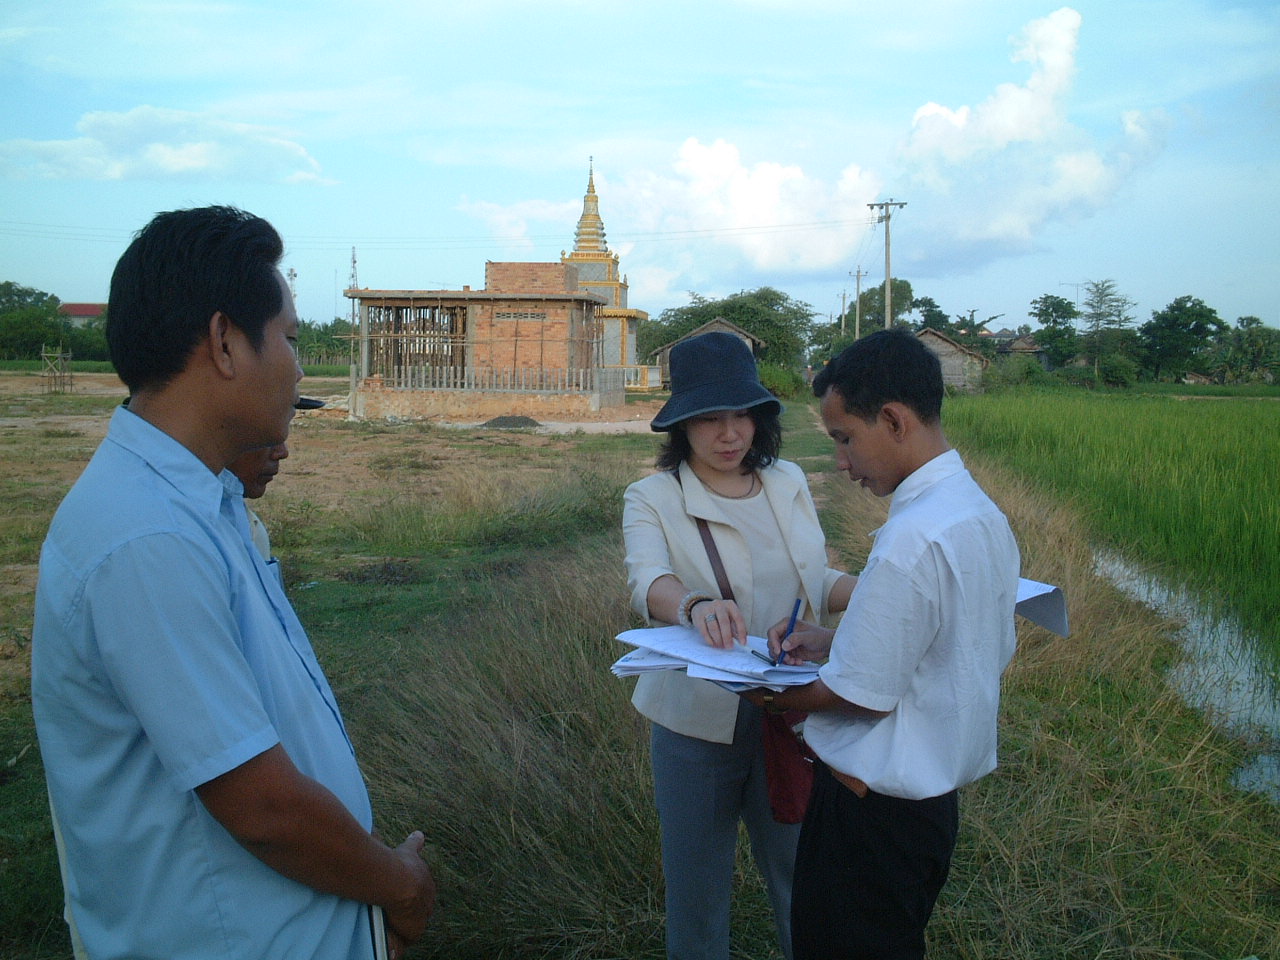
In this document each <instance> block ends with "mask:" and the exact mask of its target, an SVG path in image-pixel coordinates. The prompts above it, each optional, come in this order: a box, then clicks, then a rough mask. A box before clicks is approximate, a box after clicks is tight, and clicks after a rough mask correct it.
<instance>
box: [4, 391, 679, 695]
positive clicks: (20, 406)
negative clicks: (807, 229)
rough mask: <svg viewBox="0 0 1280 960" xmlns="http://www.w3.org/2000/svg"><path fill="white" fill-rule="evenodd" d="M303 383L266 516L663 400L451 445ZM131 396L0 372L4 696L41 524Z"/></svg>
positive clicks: (647, 415)
mask: <svg viewBox="0 0 1280 960" xmlns="http://www.w3.org/2000/svg"><path fill="white" fill-rule="evenodd" d="M300 387H301V391H302V393H303V394H304V395H305V396H311V397H316V398H319V399H322V400H325V401H326V402H327V403H328V406H326V407H324V408H322V409H319V410H308V411H299V412H298V414H297V416H296V417H295V418H294V422H293V427H292V430H291V433H290V437H289V446H290V457H289V459H288V460H287V461H285V462H284V463H283V464H282V465H281V467H282V469H281V473H280V476H279V478H278V479H277V480H276V481H274V482H273V484H272V486H271V487H270V488H269V490H268V493H267V497H266V498H265V499H264V500H263V501H262V505H261V506H262V508H263V509H262V512H263V514H264V516H265V517H266V518H267V519H268V522H270V520H271V513H272V511H273V509H275V510H285V509H286V508H287V507H288V505H290V504H295V505H296V504H313V505H315V506H316V507H318V508H320V509H328V508H334V507H338V506H340V505H343V504H350V503H352V502H353V501H359V500H360V499H361V498H362V497H370V496H386V495H387V494H386V491H387V488H388V485H389V484H394V486H395V488H396V490H397V491H399V492H400V493H402V494H404V495H411V494H423V493H426V494H430V493H431V492H433V491H436V490H439V489H440V488H441V485H442V484H447V483H458V482H460V481H459V480H458V477H459V476H460V475H465V471H466V470H467V469H468V468H469V467H474V466H476V465H479V464H483V466H484V469H485V471H486V473H487V474H489V475H492V474H493V473H494V472H496V471H512V472H513V473H518V472H519V471H521V470H527V469H529V467H530V466H531V463H530V461H531V460H533V459H536V460H538V461H539V462H541V463H543V464H544V465H545V464H546V463H547V462H548V460H552V462H553V458H554V452H555V449H556V448H557V447H559V446H561V445H564V444H567V443H569V442H570V441H569V440H568V439H567V438H566V437H565V436H564V434H569V433H574V432H577V431H581V432H584V433H606V432H607V433H621V432H645V433H647V432H649V421H650V420H651V419H652V418H653V417H654V415H655V414H656V413H657V411H658V409H659V408H660V407H661V406H662V403H661V401H656V400H655V401H643V402H639V403H635V402H632V403H628V404H627V405H626V406H625V407H621V408H614V409H612V410H605V411H602V412H600V413H597V414H594V415H592V416H591V417H590V418H589V419H583V420H579V421H574V422H561V423H542V424H538V425H537V426H536V427H530V428H528V429H514V430H513V429H486V428H484V427H483V426H482V425H481V424H480V423H452V424H451V423H444V422H441V421H427V422H428V423H429V424H430V425H431V426H433V427H440V428H449V427H467V428H470V429H469V430H468V431H467V433H466V434H463V433H462V432H461V431H460V432H459V434H458V436H457V439H456V441H454V439H453V438H452V437H441V436H440V435H439V434H435V439H432V435H431V434H430V432H427V433H424V432H422V431H419V430H414V429H408V430H406V429H401V428H395V429H380V428H379V426H378V424H376V423H370V424H367V425H366V426H365V427H362V428H360V429H351V428H350V427H349V425H348V424H347V423H346V422H345V421H346V417H347V412H346V399H347V387H348V382H347V380H346V379H345V378H334V379H324V378H312V377H308V378H304V379H303V381H302V383H301V385H300ZM126 395H127V390H126V389H125V387H124V385H123V384H122V383H121V382H120V381H119V380H118V379H117V378H116V377H115V376H114V375H113V374H84V373H77V374H76V375H75V377H74V382H73V388H72V390H71V391H69V392H68V393H65V394H61V395H49V394H46V393H45V390H44V382H43V380H42V379H41V378H40V377H39V376H38V375H36V374H27V373H14V372H5V371H0V495H2V500H0V696H6V695H13V694H15V693H16V694H18V695H22V693H21V691H22V690H24V689H25V685H26V680H27V678H28V675H29V667H28V657H27V655H26V654H27V649H26V644H27V642H28V640H29V638H30V635H31V602H32V599H33V597H34V591H35V580H36V560H37V554H38V551H39V543H40V541H41V540H42V539H43V538H44V531H45V530H46V529H47V527H48V524H49V521H50V519H51V518H52V515H53V511H54V510H55V509H56V508H57V505H58V503H59V502H60V501H61V499H62V496H63V495H64V494H65V492H66V491H67V490H68V489H69V488H70V486H71V484H73V483H74V482H75V480H76V478H77V477H78V476H79V475H80V473H81V472H82V471H83V470H84V467H85V464H86V463H87V462H88V460H89V458H90V457H91V456H92V455H93V451H94V450H95V449H96V448H97V446H98V444H99V442H100V441H101V440H102V438H103V437H104V436H105V435H106V431H107V424H108V422H109V420H110V418H111V412H112V410H113V409H114V403H113V401H119V400H123V399H124V398H125V396H126ZM95 401H96V402H95ZM522 451H525V452H527V453H528V454H535V453H536V454H539V456H537V457H530V456H525V454H524V453H522ZM548 455H550V456H548ZM544 469H545V466H544Z"/></svg>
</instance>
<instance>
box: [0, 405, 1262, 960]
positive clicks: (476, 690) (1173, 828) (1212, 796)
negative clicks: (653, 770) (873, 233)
mask: <svg viewBox="0 0 1280 960" xmlns="http://www.w3.org/2000/svg"><path fill="white" fill-rule="evenodd" d="M954 406H955V407H958V406H959V404H956V405H954ZM952 412H953V407H952V405H949V406H948V410H947V414H946V415H950V414H951V413H952ZM785 423H786V434H785V441H784V448H783V455H784V456H785V457H787V458H788V459H793V460H797V461H800V462H802V463H804V465H805V467H806V469H809V470H811V471H812V472H815V473H816V472H819V471H823V472H826V471H830V470H831V444H830V441H829V440H828V439H826V438H825V437H824V436H823V435H822V434H821V432H820V430H819V429H818V428H817V427H816V426H815V425H814V421H813V409H812V405H811V404H809V403H804V404H802V403H798V402H793V403H790V404H788V412H787V414H786V421H785ZM308 430H311V431H322V430H324V431H334V432H335V433H337V432H340V434H341V436H342V439H343V443H344V444H353V445H358V447H359V450H360V451H361V452H362V456H366V455H367V457H368V458H369V459H373V458H378V457H382V458H385V461H384V468H383V469H380V470H377V471H374V474H373V475H374V477H375V480H374V481H373V483H372V485H371V489H369V490H366V491H363V492H362V495H361V496H359V497H351V498H349V499H347V500H344V501H342V502H341V503H339V504H338V505H336V506H335V505H322V504H320V503H317V502H315V501H312V500H309V499H307V498H306V497H305V496H301V495H297V494H291V492H290V489H289V486H288V484H287V482H282V485H281V488H280V489H279V490H275V489H273V490H272V491H271V492H270V493H269V494H268V496H267V498H266V500H264V501H263V503H264V506H265V507H266V508H267V510H266V515H267V517H268V523H269V525H270V527H271V529H272V532H273V541H274V543H275V546H276V548H277V553H279V554H280V555H281V556H282V557H283V558H284V568H285V574H286V581H287V584H288V590H289V593H290V596H291V598H292V599H293V601H294V603H295V606H296V607H297V609H298V612H299V615H300V616H301V618H302V620H303V622H304V623H305V624H306V625H307V627H308V631H309V633H310V635H311V637H312V639H313V642H314V644H315V646H316V649H317V653H318V655H319V657H320V659H321V662H322V663H323V664H324V667H325V670H326V673H327V674H328V676H329V677H330V679H331V681H332V683H333V686H334V688H335V691H336V693H337V696H338V699H339V701H340V702H341V704H342V706H343V711H344V714H345V715H346V718H347V721H348V726H349V728H350V730H351V733H352V737H353V740H354V741H355V744H356V748H357V752H358V755H359V757H360V759H361V764H362V766H363V768H364V770H365V773H366V776H367V778H368V782H369V785H370V791H371V794H372V797H373V801H374V809H375V812H376V816H377V819H378V824H379V828H380V829H381V830H382V831H383V833H384V834H386V835H387V836H388V837H389V838H391V839H393V840H395V839H398V838H399V837H400V836H402V835H403V834H405V833H407V832H408V831H409V830H410V829H414V828H420V829H422V830H424V831H425V833H426V836H427V840H428V846H427V856H428V858H429V860H430V862H431V864H432V867H433V870H434V871H435V873H436V876H437V879H438V881H439V884H440V906H439V910H438V913H437V917H436V919H435V920H434V921H433V924H432V926H431V929H430V931H429V933H428V936H427V938H426V939H425V941H424V942H423V943H422V944H421V945H419V946H418V947H417V948H415V949H414V950H413V951H411V956H412V957H416V958H419V960H422V958H431V960H436V958H440V960H444V958H449V960H481V958H484V960H503V958H525V957H536V958H556V960H586V958H619V960H622V958H625V960H659V958H661V957H662V956H663V955H664V951H663V945H662V892H661V891H662V887H661V870H660V865H659V854H658V832H657V821H656V814H655V812H654V810H653V807H652V800H651V794H650V789H651V788H650V783H649V772H648V756H647V738H646V731H645V725H644V724H643V723H642V722H641V721H640V720H639V719H638V718H637V715H636V714H635V711H634V710H633V709H632V708H631V706H630V704H629V703H628V697H629V694H630V687H631V685H630V684H629V683H626V682H623V681H619V680H617V679H616V678H614V677H613V676H612V675H611V674H610V673H609V671H608V666H609V664H610V663H611V662H612V661H613V660H614V659H616V657H617V656H618V655H619V654H620V653H621V652H622V650H621V648H620V645H619V644H617V643H616V642H615V641H614V640H613V639H612V637H613V635H614V634H616V633H617V632H618V631H620V630H622V629H624V628H626V627H629V626H633V625H635V623H636V619H635V616H634V614H633V613H632V612H631V611H630V610H629V609H628V607H627V598H626V586H625V580H624V573H623V564H622V548H621V537H620V532H619V529H618V526H619V519H620V512H621V493H622V489H623V487H624V485H625V484H626V483H627V482H628V481H629V480H630V479H634V478H635V477H638V476H639V475H640V474H641V473H642V472H643V471H644V470H645V469H646V467H647V465H650V464H652V460H653V454H654V451H655V449H656V442H657V438H655V437H653V436H650V435H646V434H641V435H631V436H601V435H594V434H580V435H576V436H573V437H569V438H566V439H565V440H564V441H563V442H559V441H558V442H556V443H555V444H554V445H547V446H538V445H533V444H529V445H513V444H511V443H509V442H507V441H509V440H510V438H509V437H504V436H503V435H501V434H495V433H492V432H486V431H471V432H467V431H461V432H459V433H456V434H455V433H454V432H451V431H433V430H431V429H430V428H424V427H419V426H415V425H399V426H394V427H387V426H383V427H373V426H368V425H366V426H352V425H346V424H343V423H342V422H340V421H334V422H329V421H325V422H324V423H316V424H314V425H309V427H308ZM953 439H956V440H957V442H958V443H959V440H958V437H953ZM38 440H39V443H40V444H43V445H50V444H52V445H57V449H58V450H63V449H64V448H66V447H74V448H75V449H76V450H79V448H80V445H82V444H83V439H82V438H74V437H66V438H38ZM304 442H306V441H305V438H303V439H300V440H299V443H300V444H301V443H304ZM40 449H42V450H45V455H46V456H55V455H62V454H55V453H50V452H49V450H48V449H47V448H46V447H44V446H42V447H41V448H40ZM448 449H454V450H463V451H469V452H470V451H473V452H475V453H476V454H477V455H478V462H477V463H475V464H474V465H472V466H471V467H470V468H469V469H467V470H465V471H462V472H458V473H457V475H456V476H454V477H452V478H450V477H449V476H442V475H444V474H447V472H448V469H454V470H457V467H456V466H455V467H453V468H446V467H441V468H440V469H439V470H438V471H435V470H433V471H430V474H431V477H432V480H433V483H435V485H434V486H432V487H431V488H430V492H422V493H417V492H413V491H414V488H413V487H412V486H411V482H412V481H415V480H416V479H420V478H421V477H422V475H423V473H424V471H423V469H422V468H421V467H420V466H418V464H420V463H425V462H433V457H435V456H437V455H442V454H443V453H444V452H445V451H446V450H448ZM366 451H367V453H366ZM964 452H965V455H966V460H967V461H968V462H969V463H970V465H971V467H972V468H973V469H974V470H975V473H976V474H977V476H978V478H979V480H980V482H982V483H983V484H984V486H986V487H987V489H988V490H989V491H990V492H991V493H992V494H993V496H994V497H995V498H996V499H997V501H998V502H999V503H1000V504H1001V506H1002V507H1003V508H1004V509H1005V511H1006V512H1007V513H1008V514H1009V516H1010V520H1011V523H1012V524H1013V525H1014V530H1015V533H1016V534H1017V535H1018V538H1019V543H1020V545H1021V547H1022V550H1023V560H1024V573H1025V574H1026V575H1028V576H1031V577H1034V578H1036V579H1042V580H1047V581H1050V582H1054V583H1058V584H1060V585H1062V586H1063V587H1064V589H1065V590H1066V592H1067V596H1068V600H1069V602H1070V607H1071V617H1072V623H1073V628H1074V629H1073V634H1072V636H1071V637H1070V638H1068V639H1066V640H1063V639H1061V638H1056V637H1053V636H1051V635H1049V634H1047V633H1046V632H1045V631H1043V630H1041V629H1039V628H1034V627H1030V626H1029V625H1028V624H1026V623H1025V622H1024V623H1022V624H1021V625H1020V629H1019V642H1020V650H1019V653H1018V656H1017V658H1016V659H1015V662H1014V664H1013V666H1012V667H1011V669H1010V671H1009V674H1008V676H1007V678H1006V682H1005V694H1004V709H1003V711H1002V712H1003V719H1002V724H1001V758H1002V761H1001V768H1000V770H998V771H997V772H996V773H995V774H993V775H992V776H989V777H986V778H984V779H983V780H982V781H980V782H979V783H978V784H976V785H974V786H973V787H970V788H967V789H966V790H965V791H964V796H963V800H962V806H961V811H962V812H961V817H962V829H961V839H960V845H959V847H958V849H957V853H956V858H955V862H954V865H953V868H952V877H951V880H950V882H949V884H948V886H947V888H946V890H945V891H944V893H943V897H942V900H941V901H940V903H939V907H938V911H937V913H936V915H935V919H934V921H933V923H932V925H931V929H930V954H929V955H930V957H931V958H932V960H1010V958H1015V960H1062V958H1076V957H1090V958H1100V960H1101V958H1119V957H1129V958H1142V960H1174V958H1177V960H1224V958H1229V960H1239V958H1243V957H1246V956H1249V955H1250V954H1256V955H1257V956H1259V957H1273V956H1280V866H1278V864H1277V859H1276V857H1275V837H1276V836H1277V835H1280V810H1277V809H1276V808H1275V807H1274V806H1269V805H1267V804H1266V803H1264V802H1263V801H1261V800H1260V799H1258V798H1256V797H1253V796H1249V795H1243V794H1240V793H1237V792H1235V791H1233V790H1232V789H1231V788H1230V786H1229V778H1230V776H1231V773H1232V771H1233V770H1234V769H1235V768H1236V767H1237V766H1238V765H1239V764H1240V763H1241V762H1243V761H1244V760H1245V759H1246V758H1247V756H1248V746H1247V745H1245V744H1242V743H1239V742H1236V741H1233V740H1230V739H1228V738H1226V737H1224V736H1222V735H1221V734H1219V733H1217V732H1215V731H1214V729H1213V728H1212V727H1211V726H1210V725H1209V724H1208V723H1207V722H1206V721H1205V720H1204V719H1203V718H1201V717H1199V716H1197V715H1196V714H1194V713H1193V712H1191V711H1189V710H1187V709H1186V708H1185V707H1184V706H1182V705H1181V703H1180V702H1179V701H1178V699H1177V697H1176V696H1175V695H1174V694H1173V693H1172V692H1171V691H1170V689H1169V688H1168V685H1167V684H1166V683H1165V681H1164V673H1165V670H1166V669H1167V667H1168V666H1169V665H1170V664H1171V663H1172V662H1174V660H1175V658H1176V657H1177V656H1178V651H1177V649H1176V648H1175V647H1174V646H1173V645H1172V644H1170V643H1169V642H1168V639H1167V633H1166V629H1167V624H1164V623H1162V622H1161V621H1160V620H1159V618H1158V617H1156V616H1155V615H1153V614H1152V613H1150V611H1147V610H1145V609H1144V608H1142V607H1140V606H1137V605H1135V604H1132V603H1130V602H1129V601H1127V600H1125V599H1124V598H1123V597H1122V596H1120V595H1119V594H1117V593H1116V592H1115V591H1114V590H1112V589H1110V587H1109V586H1108V585H1107V584H1106V583H1105V582H1104V581H1101V580H1098V579H1097V578H1096V577H1095V576H1094V574H1093V573H1092V568H1091V561H1090V553H1089V537H1088V531H1087V529H1086V527H1085V526H1084V524H1083V522H1082V520H1081V515H1080V514H1079V513H1077V512H1074V511H1072V510H1069V509H1066V508H1064V507H1063V506H1062V501H1061V499H1060V498H1059V497H1058V496H1057V495H1049V494H1046V493H1044V492H1043V491H1042V490H1040V489H1037V487H1035V486H1033V485H1032V484H1029V483H1027V482H1025V481H1023V480H1022V479H1020V478H1019V477H1018V476H1017V474H1016V473H1014V472H1012V471H1010V470H1009V469H1008V468H1005V467H1002V466H1000V465H999V464H998V463H997V462H996V461H995V460H993V459H990V458H987V457H985V456H983V455H981V454H979V453H978V452H977V451H972V452H971V451H970V450H968V449H965V451H964ZM30 455H32V456H34V455H36V454H35V453H31V454H30ZM293 463H294V461H290V462H288V463H286V465H285V466H286V469H287V468H288V467H289V466H291V465H292V464H293ZM436 481H439V482H436ZM815 482H816V479H815ZM822 485H823V491H824V494H825V496H824V506H823V515H824V523H826V524H827V527H828V530H829V531H831V533H830V537H831V546H832V548H833V550H834V551H835V552H836V554H837V555H838V556H840V557H842V558H844V559H843V563H844V565H846V566H847V567H848V568H850V569H857V566H858V564H859V561H860V557H861V556H865V550H866V545H867V542H868V540H867V536H866V534H867V532H868V531H869V530H871V529H873V528H874V527H875V526H877V525H879V523H880V522H881V521H882V519H883V514H884V509H885V503H884V501H880V500H876V499H874V498H872V497H870V496H869V495H867V494H866V493H865V491H861V490H858V489H857V488H855V487H853V485H852V484H849V483H847V482H845V481H843V479H842V478H840V477H834V476H833V477H825V478H823V480H822ZM3 492H5V493H6V494H7V493H9V492H10V491H7V490H6V491H3ZM15 492H16V488H15ZM56 499H57V498H56V497H55V496H53V495H52V492H51V494H50V496H49V497H48V498H46V499H44V500H42V501H40V502H39V503H33V504H32V505H30V506H29V507H27V508H26V519H24V520H23V521H22V524H19V525H18V526H16V527H14V526H10V527H5V528H4V529H6V530H7V531H8V532H7V535H8V536H10V537H11V539H12V541H13V553H12V555H13V556H14V557H16V558H22V559H24V560H29V558H31V557H33V556H34V550H35V548H36V546H37V545H38V540H39V538H40V537H41V536H42V534H43V524H42V523H40V522H38V521H39V520H40V519H41V517H42V516H43V517H44V522H45V523H47V512H48V511H51V510H52V506H53V504H54V503H55V502H56ZM377 505H382V506H384V507H390V506H391V505H394V506H395V512H394V516H393V517H392V516H390V511H389V509H379V508H378V506H377ZM0 522H3V521H2V520H0ZM26 615H27V616H28V617H29V611H28V613H27V614H26ZM3 616H4V620H3V621H0V626H3V628H4V630H3V631H0V643H3V642H6V640H5V638H6V637H11V638H14V639H11V640H9V641H7V642H9V643H10V644H11V645H12V646H13V647H15V648H16V647H18V646H20V644H21V643H24V642H25V634H24V631H25V630H29V620H28V621H27V622H26V623H25V624H24V621H23V620H22V614H21V613H19V612H17V611H11V612H9V613H5V614H3ZM33 741H34V736H33V731H32V725H31V717H30V703H29V701H28V700H26V699H25V698H24V697H23V696H22V694H21V692H20V691H11V693H10V695H9V696H7V697H4V698H0V777H4V778H5V779H4V781H3V782H0V889H3V891H4V895H3V896H0V956H4V957H9V958H13V960H46V958H53V957H65V956H66V934H65V930H64V928H63V926H62V924H61V921H60V920H59V917H58V912H59V904H60V895H59V892H58V880H57V874H56V864H55V862H54V858H53V850H52V842H51V837H50V834H49V826H48V818H47V813H46V809H45V806H44V785H43V779H42V774H41V770H40V765H39V758H38V756H37V755H36V753H35V751H34V747H33V746H31V744H32V743H33ZM24 747H25V748H26V752H25V753H21V751H22V750H23V748H24ZM19 754H21V756H20V757H19ZM10 758H14V763H13V764H12V765H11V766H5V765H4V764H5V763H6V761H8V760H9V759H10ZM740 859H741V865H742V866H743V868H744V869H742V870H740V871H739V879H738V885H737V888H736V891H735V898H734V948H733V957H734V958H735V960H776V952H775V951H774V950H773V949H772V947H771V946H770V944H771V942H772V930H771V924H770V923H769V921H768V919H767V917H768V907H767V900H766V898H765V896H764V894H763V891H762V890H761V889H760V884H759V882H758V881H757V880H756V879H755V877H754V871H753V870H751V869H749V868H748V867H747V854H746V851H745V845H744V847H743V848H742V849H741V850H740ZM11 891H12V893H11Z"/></svg>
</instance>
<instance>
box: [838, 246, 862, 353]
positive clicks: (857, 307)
mask: <svg viewBox="0 0 1280 960" xmlns="http://www.w3.org/2000/svg"><path fill="white" fill-rule="evenodd" d="M865 276H866V274H865V273H863V272H862V264H858V272H857V273H855V274H854V275H853V283H854V287H853V289H854V291H855V294H854V299H853V339H855V340H861V339H862V278H863V277H865ZM840 332H841V333H844V328H843V327H841V328H840Z"/></svg>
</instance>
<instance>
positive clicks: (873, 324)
mask: <svg viewBox="0 0 1280 960" xmlns="http://www.w3.org/2000/svg"><path fill="white" fill-rule="evenodd" d="M891 290H892V292H893V324H894V326H897V325H899V324H900V323H902V322H903V320H902V318H903V317H904V316H906V314H908V313H910V312H911V311H912V310H913V309H914V308H915V295H914V294H913V293H912V292H911V282H910V281H909V280H903V279H901V278H900V277H894V278H893V281H892V284H891ZM858 303H860V304H862V319H861V324H860V325H861V328H862V334H863V335H864V336H865V335H866V334H868V333H871V332H872V331H874V330H882V329H883V328H884V284H883V283H881V284H877V285H876V286H874V287H871V288H869V289H867V290H863V291H862V293H861V295H860V296H859V297H858ZM855 309H856V305H854V306H851V307H849V309H848V310H846V311H845V315H844V316H845V329H846V330H848V331H852V330H853V329H854V326H855V323H856V322H857V320H858V317H857V314H856V313H855Z"/></svg>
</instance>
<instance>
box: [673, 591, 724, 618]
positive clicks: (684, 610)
mask: <svg viewBox="0 0 1280 960" xmlns="http://www.w3.org/2000/svg"><path fill="white" fill-rule="evenodd" d="M714 599H715V597H712V596H708V595H707V594H705V593H699V592H698V591H697V590H691V591H689V592H688V593H686V594H685V595H684V599H683V600H681V601H680V612H679V613H678V614H677V615H676V618H677V620H679V622H680V626H682V627H691V626H693V622H692V621H691V620H690V619H689V614H690V612H691V611H692V609H693V606H694V604H697V603H701V602H702V601H703V600H714Z"/></svg>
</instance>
